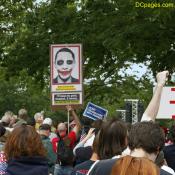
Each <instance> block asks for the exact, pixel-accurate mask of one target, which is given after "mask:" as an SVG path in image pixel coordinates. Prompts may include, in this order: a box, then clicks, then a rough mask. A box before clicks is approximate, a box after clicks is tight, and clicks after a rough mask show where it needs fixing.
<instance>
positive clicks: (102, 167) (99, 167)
mask: <svg viewBox="0 0 175 175" xmlns="http://www.w3.org/2000/svg"><path fill="white" fill-rule="evenodd" d="M117 160H118V158H115V159H106V160H100V161H99V162H98V163H97V164H96V165H95V166H94V167H93V169H91V172H90V173H89V175H108V174H111V171H112V167H113V165H114V164H115V163H116V161H117Z"/></svg>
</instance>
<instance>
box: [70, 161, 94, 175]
mask: <svg viewBox="0 0 175 175" xmlns="http://www.w3.org/2000/svg"><path fill="white" fill-rule="evenodd" d="M94 162H95V161H92V160H87V161H85V162H83V163H81V164H79V165H77V166H75V167H74V169H73V172H72V174H71V175H85V174H87V173H88V171H89V169H90V167H91V166H92V165H93V163H94Z"/></svg>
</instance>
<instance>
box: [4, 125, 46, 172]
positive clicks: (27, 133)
mask: <svg viewBox="0 0 175 175" xmlns="http://www.w3.org/2000/svg"><path fill="white" fill-rule="evenodd" d="M4 152H5V156H6V159H7V164H8V165H7V174H6V175H24V174H25V175H35V174H36V175H48V163H47V159H46V150H45V148H44V146H43V144H42V142H41V139H40V136H39V135H38V133H37V132H36V131H35V129H34V128H33V127H32V126H28V125H25V124H22V125H21V126H18V127H16V128H15V129H14V130H13V131H12V133H11V135H10V136H9V137H8V139H7V141H6V144H5V150H4Z"/></svg>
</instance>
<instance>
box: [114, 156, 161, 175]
mask: <svg viewBox="0 0 175 175" xmlns="http://www.w3.org/2000/svg"><path fill="white" fill-rule="evenodd" d="M131 174H134V175H136V174H137V175H138V174H139V175H150V174H151V175H159V174H160V171H159V168H158V167H157V166H156V165H155V164H154V163H153V162H152V161H151V160H149V159H146V158H140V157H139V158H136V157H131V156H124V157H122V158H120V159H118V160H117V161H116V163H115V164H114V166H113V167H112V172H111V175H131Z"/></svg>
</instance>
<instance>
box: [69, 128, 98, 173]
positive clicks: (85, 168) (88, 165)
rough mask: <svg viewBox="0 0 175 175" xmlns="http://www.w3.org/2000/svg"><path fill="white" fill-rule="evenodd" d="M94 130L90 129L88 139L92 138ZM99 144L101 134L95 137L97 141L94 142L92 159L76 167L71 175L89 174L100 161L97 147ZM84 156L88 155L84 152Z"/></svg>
mask: <svg viewBox="0 0 175 175" xmlns="http://www.w3.org/2000/svg"><path fill="white" fill-rule="evenodd" d="M93 130H94V129H90V130H89V133H88V135H87V138H88V137H90V136H92V134H91V133H93ZM84 140H86V139H84ZM82 142H83V141H82ZM98 142H99V134H98V133H97V135H96V136H95V139H94V141H93V145H92V154H91V157H90V158H89V159H88V160H86V161H84V162H83V163H80V164H78V165H76V166H75V167H74V169H73V171H72V174H71V175H86V174H87V173H88V171H89V169H90V168H91V166H92V165H93V164H94V162H95V161H97V160H98V159H99V158H98V155H97V145H98ZM82 154H83V153H82ZM84 154H87V153H86V152H84Z"/></svg>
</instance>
